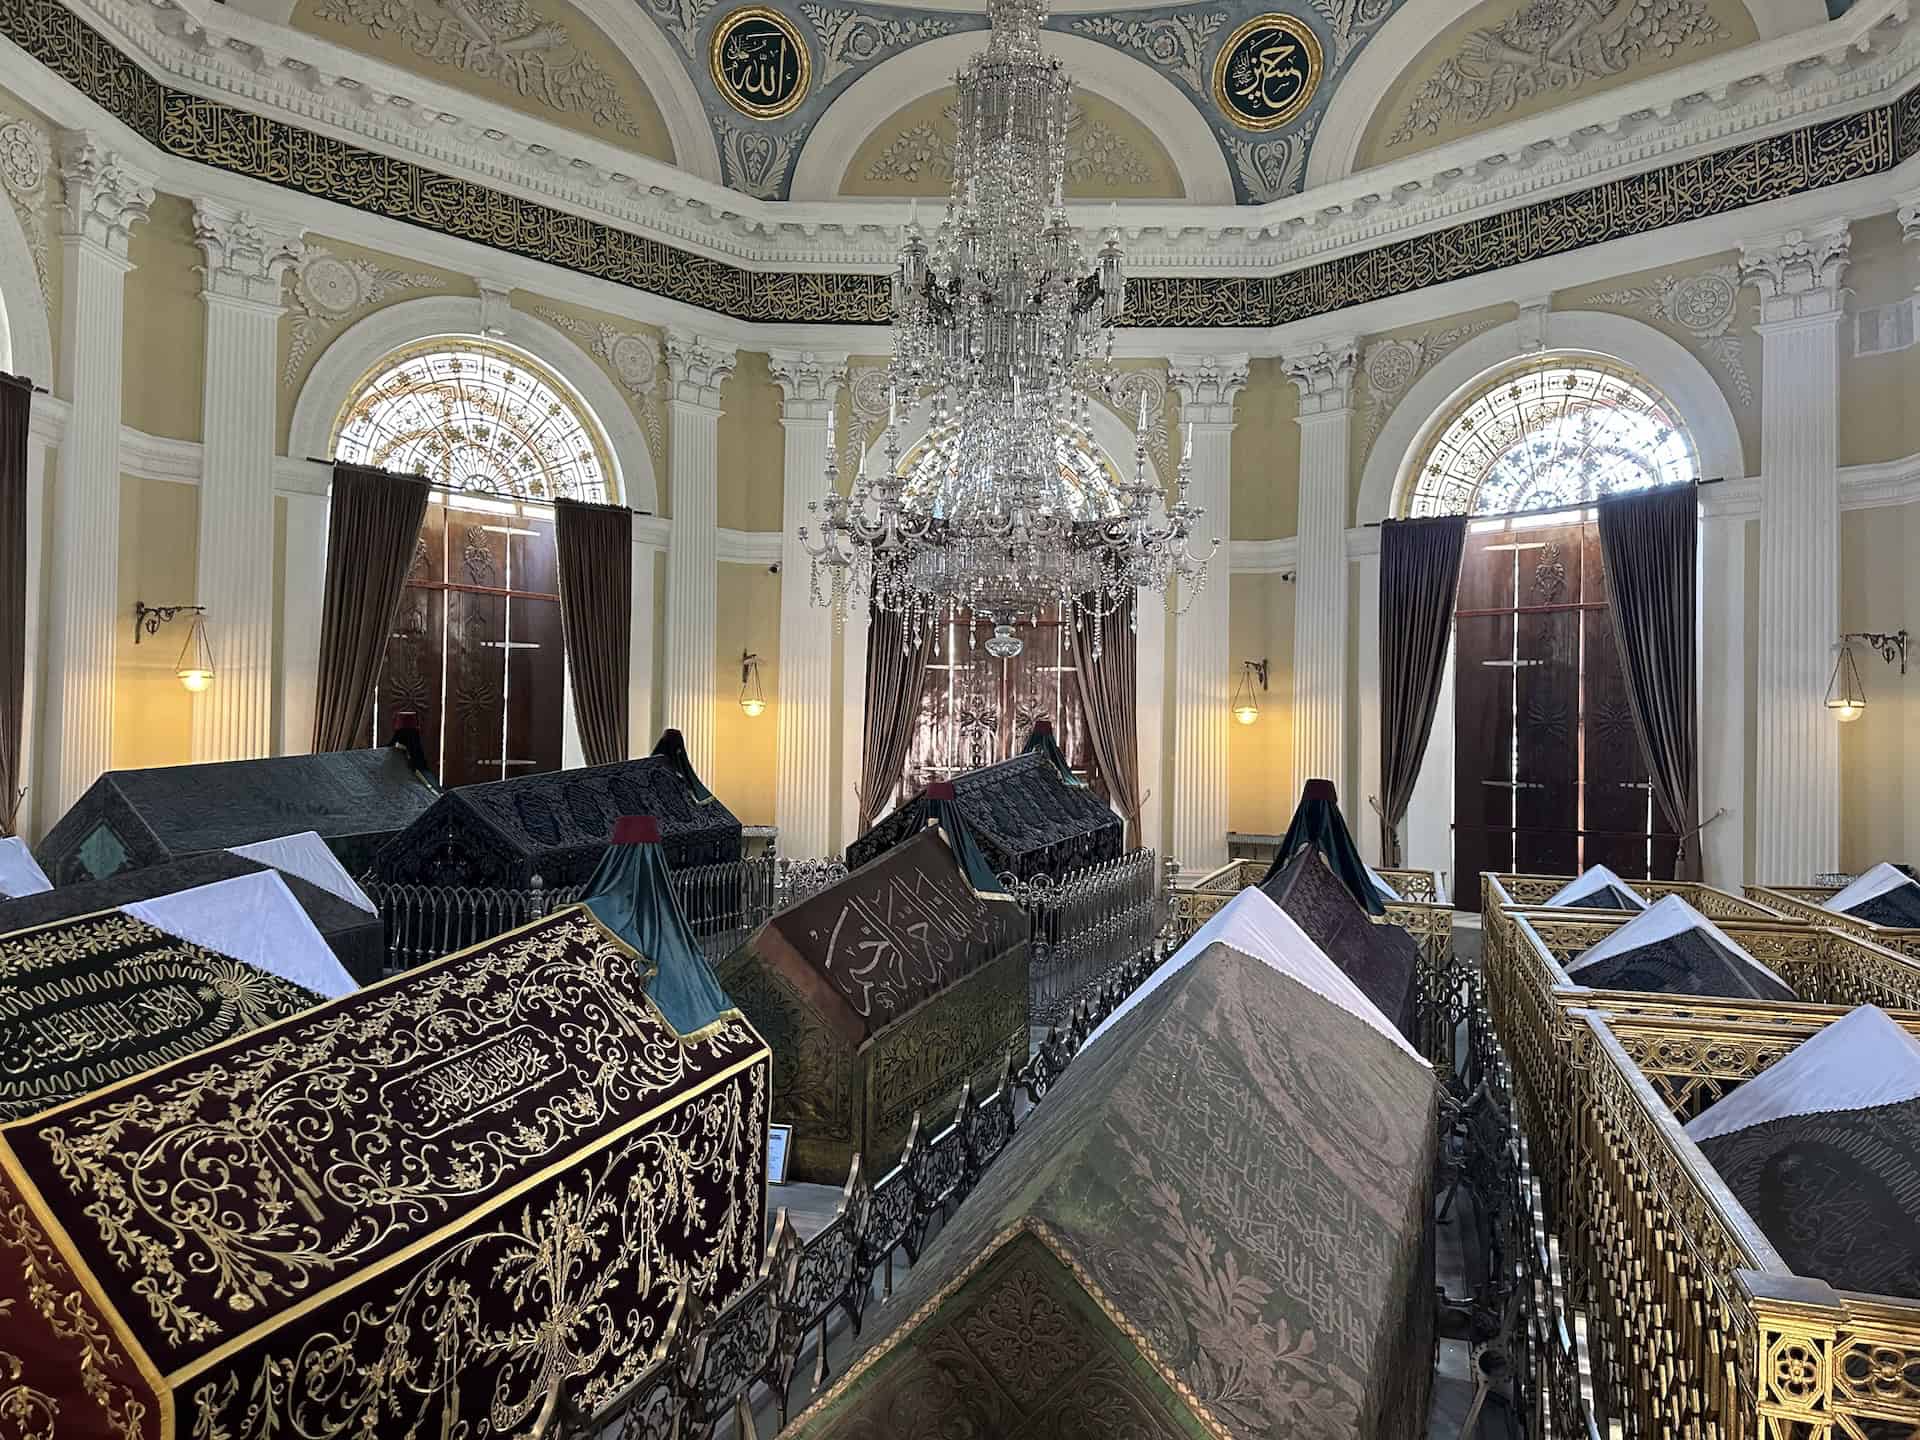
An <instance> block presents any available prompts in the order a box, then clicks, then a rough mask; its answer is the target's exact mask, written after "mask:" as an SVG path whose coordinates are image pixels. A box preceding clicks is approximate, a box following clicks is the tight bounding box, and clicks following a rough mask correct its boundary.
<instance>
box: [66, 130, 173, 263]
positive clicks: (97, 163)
mask: <svg viewBox="0 0 1920 1440" xmlns="http://www.w3.org/2000/svg"><path fill="white" fill-rule="evenodd" d="M59 156H60V159H59V164H60V182H61V185H62V187H63V189H64V191H65V194H64V197H63V198H62V200H61V202H60V210H61V226H60V233H61V234H62V235H64V236H68V237H73V238H78V239H82V240H86V241H89V242H90V243H92V244H94V245H98V246H99V247H100V248H101V249H103V250H105V251H107V252H109V253H110V254H112V255H114V256H116V257H118V258H119V259H120V260H122V261H124V260H125V259H126V258H127V240H128V238H129V237H130V236H131V235H132V234H133V227H134V226H135V225H137V224H139V223H140V222H141V221H142V220H145V219H146V218H147V207H148V206H150V205H152V204H153V185H154V177H153V175H152V174H150V173H149V172H148V171H146V170H144V169H142V168H140V167H139V166H138V165H136V164H135V163H134V162H133V161H132V160H130V159H129V158H128V157H127V156H126V155H124V154H123V153H121V152H120V151H118V150H112V149H109V148H107V147H106V146H105V145H103V144H101V142H100V138H99V137H98V136H97V135H95V134H94V133H93V132H91V131H83V130H67V131H62V132H61V135H60V143H59Z"/></svg>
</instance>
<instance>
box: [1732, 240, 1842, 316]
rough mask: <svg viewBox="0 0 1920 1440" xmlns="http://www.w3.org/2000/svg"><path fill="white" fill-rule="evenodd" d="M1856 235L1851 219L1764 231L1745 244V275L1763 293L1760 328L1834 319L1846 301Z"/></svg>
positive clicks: (1742, 258)
mask: <svg viewBox="0 0 1920 1440" xmlns="http://www.w3.org/2000/svg"><path fill="white" fill-rule="evenodd" d="M1851 246H1852V235H1851V231H1850V229H1849V227H1848V225H1847V222H1846V220H1845V219H1835V220H1829V221H1827V222H1825V223H1824V224H1821V225H1816V226H1810V227H1808V228H1806V229H1798V228H1796V229H1792V230H1783V231H1779V232H1776V233H1774V234H1771V235H1763V236H1760V237H1757V238H1756V239H1753V240H1750V241H1748V242H1747V243H1746V244H1745V245H1743V246H1741V247H1740V279H1741V280H1742V281H1743V282H1744V283H1746V284H1748V285H1751V286H1753V287H1754V289H1755V290H1757V291H1758V292H1759V293H1760V321H1759V325H1758V327H1756V328H1758V329H1760V331H1761V333H1762V334H1764V333H1765V331H1766V327H1767V326H1770V325H1780V324H1791V323H1795V322H1799V321H1806V320H1826V321H1832V320H1836V319H1838V318H1839V316H1840V314H1841V312H1842V311H1843V310H1844V308H1845V306H1846V286H1845V282H1846V276H1847V264H1848V260H1849V252H1850V249H1851Z"/></svg>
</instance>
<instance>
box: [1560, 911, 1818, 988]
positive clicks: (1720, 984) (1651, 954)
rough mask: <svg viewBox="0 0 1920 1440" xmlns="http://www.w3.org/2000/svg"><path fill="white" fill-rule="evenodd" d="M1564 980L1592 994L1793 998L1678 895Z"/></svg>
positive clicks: (1585, 957) (1605, 943) (1580, 961)
mask: <svg viewBox="0 0 1920 1440" xmlns="http://www.w3.org/2000/svg"><path fill="white" fill-rule="evenodd" d="M1567 978H1568V979H1570V980H1572V981H1573V983H1574V984H1576V985H1586V986H1590V987H1592V988H1593V989H1595V990H1645V991H1651V992H1654V993H1657V994H1662V995H1713V996H1718V997H1720V998H1723V999H1729V1000H1794V999H1798V998H1799V997H1798V996H1796V995H1795V994H1794V992H1793V987H1792V986H1790V985H1788V984H1787V982H1786V981H1784V980H1782V979H1781V978H1780V977H1779V976H1778V975H1776V974H1775V973H1774V972H1773V971H1772V970H1770V969H1768V968H1767V967H1766V966H1765V965H1762V964H1761V963H1760V962H1759V961H1758V960H1756V959H1754V958H1753V956H1751V955H1749V954H1748V953H1747V952H1746V950H1745V949H1743V948H1742V947H1741V945H1740V944H1739V942H1738V941H1736V940H1734V939H1733V938H1732V937H1731V936H1730V935H1728V934H1727V932H1726V931H1724V930H1722V929H1721V928H1720V927H1719V926H1718V925H1716V924H1714V923H1713V922H1712V921H1711V920H1709V919H1707V917H1706V916H1704V915H1702V914H1701V913H1700V912H1699V911H1698V910H1696V909H1694V908H1693V906H1691V905H1689V904H1688V903H1687V902H1686V901H1685V900H1683V899H1681V898H1680V897H1679V896H1678V895H1669V896H1667V897H1666V898H1665V899H1663V900H1661V901H1660V902H1659V903H1658V904H1656V905H1654V906H1653V907H1652V908H1651V909H1649V910H1646V911H1644V912H1642V913H1641V914H1639V915H1636V916H1634V917H1633V919H1631V920H1629V921H1627V922H1626V924H1624V925H1622V926H1621V927H1620V928H1619V929H1618V930H1615V931H1614V932H1613V933H1612V934H1611V935H1609V936H1607V938H1606V939H1604V940H1602V941H1601V942H1600V943H1599V944H1598V945H1595V946H1594V947H1593V948H1592V949H1591V950H1587V951H1585V952H1584V953H1582V954H1581V955H1580V956H1579V957H1578V958H1576V959H1575V960H1573V961H1572V962H1571V963H1570V964H1569V965H1568V966H1567Z"/></svg>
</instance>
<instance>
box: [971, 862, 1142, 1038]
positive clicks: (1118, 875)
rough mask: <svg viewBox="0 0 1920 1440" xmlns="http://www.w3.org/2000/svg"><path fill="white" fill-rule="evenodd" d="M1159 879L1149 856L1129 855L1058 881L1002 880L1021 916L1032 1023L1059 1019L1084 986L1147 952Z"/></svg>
mask: <svg viewBox="0 0 1920 1440" xmlns="http://www.w3.org/2000/svg"><path fill="white" fill-rule="evenodd" d="M1160 874H1161V872H1160V865H1159V861H1158V860H1157V859H1156V858H1155V856H1154V853H1153V851H1151V850H1133V851H1129V852H1128V853H1127V854H1125V855H1122V856H1120V857H1119V858H1118V859H1117V860H1103V861H1100V862H1098V863H1096V864H1093V865H1088V866H1085V867H1083V868H1082V869H1079V870H1070V871H1068V872H1067V873H1066V874H1065V875H1062V876H1061V877H1060V878H1059V879H1058V880H1055V879H1053V878H1052V877H1050V876H1046V875H1038V876H1035V877H1034V878H1033V879H1031V880H1020V879H1017V878H1016V877H1014V876H1012V875H1002V876H1001V877H1000V882H1001V884H1003V885H1005V886H1006V887H1007V892H1008V893H1009V894H1011V895H1012V896H1013V897H1014V899H1015V900H1016V901H1018V902H1019V904H1020V906H1021V908H1022V909H1024V910H1025V911H1026V913H1027V924H1028V926H1029V931H1030V935H1031V962H1030V963H1031V966H1032V968H1031V971H1030V972H1029V973H1030V979H1029V981H1028V994H1029V995H1030V997H1031V1015H1032V1019H1033V1023H1034V1024H1036V1025H1047V1024H1051V1023H1053V1022H1054V1021H1057V1020H1060V1019H1062V1018H1063V1017H1064V1016H1066V1014H1067V1013H1068V1011H1069V1010H1071V1009H1072V1007H1073V1002H1074V999H1075V997H1076V996H1078V995H1080V994H1081V993H1082V992H1083V991H1085V990H1086V989H1087V988H1088V987H1089V986H1091V985H1095V984H1097V983H1098V982H1099V981H1100V979H1101V978H1102V977H1103V976H1104V975H1106V974H1107V973H1108V972H1109V971H1112V970H1117V969H1118V968H1119V967H1121V966H1122V965H1126V964H1129V963H1131V962H1133V961H1134V960H1136V959H1138V958H1139V957H1140V956H1142V955H1144V954H1146V953H1148V952H1149V951H1151V950H1152V948H1153V943H1154V939H1155V937H1156V936H1157V935H1158V934H1159V933H1160V928H1161V921H1162V915H1161V910H1160V904H1159V901H1160Z"/></svg>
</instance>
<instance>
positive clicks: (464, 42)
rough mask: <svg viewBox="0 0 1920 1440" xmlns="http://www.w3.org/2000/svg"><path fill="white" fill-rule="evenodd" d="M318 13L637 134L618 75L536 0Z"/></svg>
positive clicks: (351, 6) (407, 2)
mask: <svg viewBox="0 0 1920 1440" xmlns="http://www.w3.org/2000/svg"><path fill="white" fill-rule="evenodd" d="M314 15H315V17H316V18H318V19H321V20H331V21H333V22H334V23H335V24H339V25H357V26H359V27H360V28H362V29H364V30H365V31H366V32H367V33H368V34H369V35H371V36H373V37H374V38H375V39H386V38H388V37H389V36H393V37H397V38H398V39H400V40H402V41H404V42H405V43H406V45H407V46H408V47H409V48H410V49H412V51H413V53H414V54H416V55H418V56H420V57H421V58H422V59H424V60H428V61H431V62H432V63H433V64H435V65H450V66H452V67H453V68H454V69H456V70H463V71H465V72H466V73H467V74H469V75H477V76H480V77H482V78H484V79H490V80H497V81H499V82H500V83H501V84H502V85H504V86H506V87H507V88H508V89H510V90H512V91H514V92H515V93H516V94H519V95H522V96H525V97H527V98H528V99H532V100H538V101H540V102H541V103H542V104H544V105H546V106H548V107H549V108H551V109H553V110H557V111H559V112H561V113H562V114H579V115H585V116H587V117H588V118H589V119H591V120H592V121H593V122H594V123H595V124H596V125H601V126H605V127H606V128H608V129H612V130H618V131H619V132H620V133H621V134H623V135H634V134H638V133H639V128H640V127H639V122H638V121H637V120H636V119H635V118H634V116H633V113H632V112H631V111H630V110H628V109H627V104H626V101H625V100H623V99H622V98H621V95H620V91H619V88H618V87H617V86H616V85H615V84H614V81H613V77H612V76H610V75H608V74H607V72H606V71H604V70H602V69H601V68H600V67H599V65H597V64H595V63H594V62H593V61H592V60H590V59H588V58H587V57H586V56H585V55H583V54H581V53H580V51H579V50H578V48H577V47H576V46H575V43H574V39H573V35H572V33H571V32H570V31H569V30H568V29H567V27H566V26H565V25H561V24H558V23H556V22H554V21H553V20H550V19H548V18H546V17H545V16H543V15H541V14H540V13H539V12H538V11H537V10H535V8H534V6H533V3H532V0H320V4H319V6H318V7H317V8H316V9H315V11H314Z"/></svg>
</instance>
